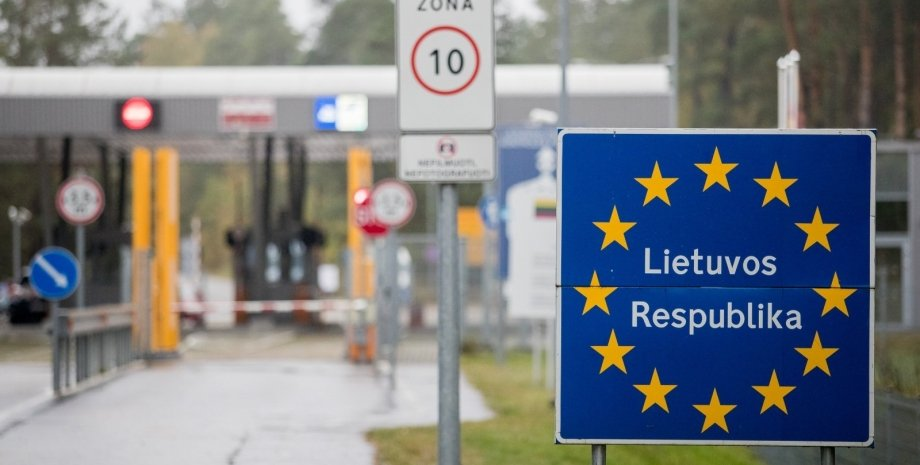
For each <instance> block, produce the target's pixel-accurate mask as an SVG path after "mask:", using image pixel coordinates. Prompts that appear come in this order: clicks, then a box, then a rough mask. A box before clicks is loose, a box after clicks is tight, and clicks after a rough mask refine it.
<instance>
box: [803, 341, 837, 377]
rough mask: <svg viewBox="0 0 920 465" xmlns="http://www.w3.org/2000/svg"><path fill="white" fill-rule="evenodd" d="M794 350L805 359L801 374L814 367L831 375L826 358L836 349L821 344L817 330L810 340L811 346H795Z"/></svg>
mask: <svg viewBox="0 0 920 465" xmlns="http://www.w3.org/2000/svg"><path fill="white" fill-rule="evenodd" d="M795 351H796V352H798V353H800V354H802V356H803V357H805V359H806V363H805V373H802V376H805V375H807V374H808V372H810V371H811V370H813V369H815V368H820V369H821V371H823V372H824V373H826V374H827V376H830V375H831V369H830V368H829V367H828V366H827V359H828V358H829V357H830V356H831V355H834V353H835V352H837V349H835V348H826V347H824V346H822V345H821V337H820V336H818V332H817V331H815V338H814V339H813V340H812V342H811V347H796V348H795Z"/></svg>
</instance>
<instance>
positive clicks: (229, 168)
mask: <svg viewBox="0 0 920 465" xmlns="http://www.w3.org/2000/svg"><path fill="white" fill-rule="evenodd" d="M303 2H304V3H307V4H309V7H310V8H313V9H316V11H317V12H321V13H322V14H318V15H317V17H319V18H322V20H321V21H318V22H317V23H316V24H314V25H312V27H311V28H309V30H307V31H302V30H297V29H295V28H293V27H292V26H291V22H290V20H289V18H287V17H286V16H285V14H284V12H283V9H282V5H281V1H280V0H259V1H251V0H186V1H185V3H184V4H183V5H181V6H179V7H173V6H169V5H167V4H165V3H158V2H157V1H156V0H155V1H154V4H153V7H152V8H151V10H150V13H149V14H148V15H147V16H146V18H145V21H144V23H145V24H144V25H143V26H142V27H140V28H139V30H137V31H135V32H132V33H129V32H128V30H129V28H128V27H127V20H126V18H125V16H124V14H123V12H121V11H120V10H119V8H118V3H117V2H110V3H106V2H104V1H103V0H0V65H4V66H11V67H12V66H99V65H102V66H217V65H225V66H268V65H274V66H301V65H333V64H334V65H371V64H393V63H394V62H395V60H394V44H395V30H394V28H395V19H394V4H393V2H392V1H391V0H338V1H336V0H303ZM558 2H559V0H536V4H537V6H538V8H539V10H540V12H541V14H538V15H527V16H521V15H516V14H514V11H513V8H512V7H511V5H510V4H509V0H496V1H495V11H496V18H495V22H496V61H497V62H498V63H499V64H503V63H556V62H557V61H558V58H557V57H558V44H559V40H558V31H559V14H558V12H559V3H558ZM668 3H669V2H668V0H569V9H570V20H569V31H570V52H569V53H570V57H571V62H573V63H600V64H610V63H667V62H668V61H669V58H668V49H667V43H668V37H667V18H668ZM678 3H679V12H680V16H679V41H678V43H679V58H680V60H679V76H678V84H679V96H680V101H679V119H678V121H679V125H680V126H681V127H725V128H735V127H740V128H769V127H775V125H776V110H777V103H776V101H777V98H776V85H777V84H776V60H777V59H778V58H779V57H781V56H783V55H785V54H786V53H787V52H788V51H789V50H791V49H796V50H798V51H799V53H800V54H801V56H802V61H801V79H802V88H801V99H802V110H803V114H802V117H801V118H802V121H801V125H802V126H803V127H813V128H823V127H864V128H876V129H878V131H879V133H880V136H881V137H883V138H897V139H916V138H918V137H920V8H914V7H909V5H908V3H909V2H907V1H906V0H876V1H870V0H809V1H795V0H775V1H765V0H694V1H680V2H678ZM2 163H3V161H2V160H0V164H2ZM390 165H392V163H391V164H390ZM375 168H376V173H375V177H377V178H380V177H383V176H387V175H392V173H393V167H392V166H387V165H385V164H384V165H381V166H378V167H375ZM246 169H247V167H246V165H244V164H234V165H226V166H221V167H219V168H217V169H215V168H214V167H211V166H201V165H197V166H194V165H192V166H186V165H183V169H182V186H181V188H182V197H181V198H182V224H183V228H184V233H187V230H186V229H185V228H187V225H188V224H189V219H190V218H191V216H199V217H201V219H202V223H203V227H204V232H205V244H206V247H207V248H208V249H211V250H208V249H206V250H205V255H204V256H205V265H206V268H207V269H209V270H211V271H215V272H224V273H226V272H229V251H228V250H227V249H226V247H225V246H224V245H223V235H224V233H225V231H226V230H227V228H229V227H231V226H233V225H234V223H235V222H240V221H242V222H245V221H247V218H246V215H245V214H243V215H242V216H240V215H236V214H234V212H237V211H238V210H239V206H238V205H236V204H235V203H234V202H239V201H240V200H239V199H240V198H241V197H240V195H237V193H236V192H235V191H236V190H239V189H240V180H242V179H246V178H247V176H246ZM4 172H5V181H6V182H4V183H0V199H2V200H0V202H3V203H6V202H9V203H10V204H16V205H25V206H27V207H29V208H33V207H37V205H38V193H37V192H36V189H33V188H32V184H34V183H33V182H32V180H31V179H30V178H29V168H28V167H20V168H17V167H7V168H4ZM343 179H344V166H343V164H342V163H335V162H331V163H322V164H315V165H314V166H311V168H310V172H309V180H308V181H309V188H308V199H309V201H308V202H307V203H306V205H305V209H306V211H305V218H307V219H308V220H309V221H310V222H312V223H317V224H321V225H323V227H324V228H325V229H326V230H327V233H328V234H329V238H330V247H329V248H327V255H326V259H327V260H328V261H336V260H337V254H338V252H339V251H340V250H341V245H342V242H343V241H344V231H345V224H344V218H343V217H344V214H343V213H342V212H344V205H345V204H344V201H345V200H344V199H345V197H346V196H345V195H344V191H343V189H344V182H343ZM418 187H419V186H416V188H418ZM279 188H283V186H279ZM339 191H342V192H339ZM480 192H481V191H479V190H478V186H475V187H474V188H469V189H466V190H465V191H464V193H463V197H462V198H461V202H462V203H465V204H474V203H475V201H476V200H477V199H478V196H479V194H480ZM417 193H418V192H417ZM243 197H244V198H245V192H244V196H243ZM420 197H421V198H424V196H423V195H422V196H420ZM276 198H277V196H276ZM0 207H3V208H6V205H0ZM422 207H424V205H422ZM426 224H427V223H426V220H425V219H424V218H421V217H418V218H416V220H413V222H412V223H411V224H410V225H409V226H408V230H409V231H423V230H425V228H426ZM38 228H39V225H38V222H36V221H33V222H32V223H30V224H27V225H26V231H25V232H24V234H23V237H24V238H25V242H24V246H25V248H26V250H25V251H24V253H25V254H24V256H26V257H28V256H29V254H30V253H31V252H34V250H35V249H37V248H38V247H40V245H41V244H39V243H38V239H39V238H40V233H39V229H38ZM9 234H10V229H9V228H7V227H4V228H0V244H8V243H9ZM8 259H9V251H7V250H6V247H0V263H8ZM6 271H7V270H5V269H3V270H0V273H5V272H6Z"/></svg>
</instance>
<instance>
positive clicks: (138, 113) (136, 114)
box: [121, 97, 153, 131]
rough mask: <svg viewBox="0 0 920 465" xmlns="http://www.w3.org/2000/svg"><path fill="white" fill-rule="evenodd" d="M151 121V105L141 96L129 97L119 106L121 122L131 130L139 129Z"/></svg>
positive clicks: (148, 124)
mask: <svg viewBox="0 0 920 465" xmlns="http://www.w3.org/2000/svg"><path fill="white" fill-rule="evenodd" d="M152 122H153V105H152V104H151V103H150V101H149V100H147V99H145V98H142V97H131V98H129V99H128V100H125V103H124V104H123V105H122V106H121V123H122V124H124V125H125V127H126V128H128V129H130V130H132V131H140V130H141V129H144V128H146V127H147V126H150V123H152Z"/></svg>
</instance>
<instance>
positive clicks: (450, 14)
mask: <svg viewBox="0 0 920 465" xmlns="http://www.w3.org/2000/svg"><path fill="white" fill-rule="evenodd" d="M493 8H494V6H493V1H492V0H465V1H464V2H422V3H421V4H419V3H418V2H417V1H407V0H397V2H396V26H397V27H396V31H397V37H396V45H397V47H396V50H397V60H396V63H397V71H398V79H397V82H398V92H397V108H398V118H397V119H398V120H399V129H400V131H402V133H403V134H402V136H401V137H400V148H399V169H398V172H399V177H400V179H402V180H405V181H425V182H438V183H443V184H440V185H439V186H438V190H439V195H438V224H437V237H438V270H439V289H438V291H439V292H438V369H439V374H438V391H439V403H438V413H439V417H438V464H439V465H459V463H460V324H461V321H460V309H459V305H460V304H459V302H460V295H459V293H460V291H459V288H458V279H460V276H459V263H458V260H459V241H458V235H457V185H456V183H459V182H483V181H490V180H492V179H493V178H494V177H495V143H494V137H493V136H492V130H493V129H494V127H495V76H494V74H495V72H494V67H495V66H494V64H495V58H494V53H493V50H494V48H495V35H494V29H495V23H494V16H493ZM459 133H463V134H459Z"/></svg>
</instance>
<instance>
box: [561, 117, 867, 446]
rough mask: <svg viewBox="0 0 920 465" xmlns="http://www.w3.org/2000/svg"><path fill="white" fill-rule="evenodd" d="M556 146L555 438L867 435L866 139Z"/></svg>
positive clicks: (726, 439)
mask: <svg viewBox="0 0 920 465" xmlns="http://www.w3.org/2000/svg"><path fill="white" fill-rule="evenodd" d="M559 147H560V152H559V164H560V166H559V176H558V183H559V186H560V198H559V199H558V201H559V212H558V221H559V233H558V237H557V240H558V245H557V247H558V256H559V260H558V265H557V266H558V270H557V277H556V283H557V292H558V297H557V305H558V307H559V308H558V312H559V313H558V316H559V318H558V322H559V323H558V324H559V327H558V330H559V341H560V343H559V360H560V363H559V368H558V369H559V376H558V378H557V379H558V380H559V381H558V382H559V386H558V389H557V396H558V397H557V402H556V406H557V411H556V413H557V421H556V439H557V441H558V442H560V443H587V444H601V443H645V444H737V445H753V444H761V445H796V446H867V445H870V444H871V443H872V441H873V434H874V433H873V426H872V424H873V418H872V398H873V378H872V356H873V350H872V334H873V319H874V315H873V312H874V308H873V302H874V292H875V291H874V285H875V284H874V273H873V263H874V259H873V257H874V252H873V251H874V248H873V246H874V235H875V233H874V223H875V222H874V216H875V207H874V205H875V202H874V199H875V196H874V186H875V185H874V179H875V136H874V135H873V134H872V133H871V132H869V131H857V130H847V131H829V130H828V131H820V130H800V131H769V130H763V131H729V130H719V131H614V130H565V131H562V132H561V133H560V135H559Z"/></svg>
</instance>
